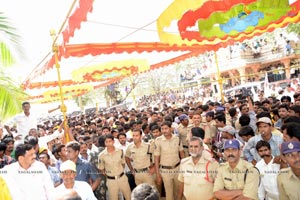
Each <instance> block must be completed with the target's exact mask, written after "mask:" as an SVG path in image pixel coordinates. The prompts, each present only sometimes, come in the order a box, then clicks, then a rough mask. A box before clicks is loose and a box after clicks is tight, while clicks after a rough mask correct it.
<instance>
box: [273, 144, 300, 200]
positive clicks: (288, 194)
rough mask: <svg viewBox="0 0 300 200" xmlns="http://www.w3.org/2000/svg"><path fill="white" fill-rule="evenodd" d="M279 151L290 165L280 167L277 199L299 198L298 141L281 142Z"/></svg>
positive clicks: (299, 157)
mask: <svg viewBox="0 0 300 200" xmlns="http://www.w3.org/2000/svg"><path fill="white" fill-rule="evenodd" d="M281 152H282V154H283V155H284V159H285V160H286V162H287V163H288V164H289V166H290V167H288V168H284V169H281V170H280V173H279V175H278V177H277V184H278V190H279V199H284V200H293V199H300V190H299V188H300V142H298V141H290V142H284V143H282V145H281Z"/></svg>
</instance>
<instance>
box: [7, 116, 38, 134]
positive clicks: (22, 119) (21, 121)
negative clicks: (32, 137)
mask: <svg viewBox="0 0 300 200" xmlns="http://www.w3.org/2000/svg"><path fill="white" fill-rule="evenodd" d="M14 124H17V131H18V133H19V134H22V136H23V139H24V137H25V136H26V135H28V134H29V130H30V129H32V128H37V118H36V117H35V116H34V115H33V114H31V113H30V114H29V116H26V115H25V113H20V114H18V115H16V116H14V117H13V118H12V119H11V120H10V121H9V122H8V123H7V124H6V125H8V126H9V127H11V126H12V125H14Z"/></svg>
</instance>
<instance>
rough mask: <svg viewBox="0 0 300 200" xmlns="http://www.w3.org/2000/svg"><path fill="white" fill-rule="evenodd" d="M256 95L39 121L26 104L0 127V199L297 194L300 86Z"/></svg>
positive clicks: (280, 199)
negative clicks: (274, 92) (271, 93)
mask: <svg viewBox="0 0 300 200" xmlns="http://www.w3.org/2000/svg"><path fill="white" fill-rule="evenodd" d="M194 92H195V93H197V92H198V93H199V90H197V91H194ZM171 94H174V96H175V97H176V92H172V93H171ZM260 95H261V96H260V98H259V99H258V100H255V101H253V98H252V96H251V94H250V93H244V94H243V95H242V96H241V97H240V98H238V99H237V98H235V97H232V98H230V99H228V100H227V101H226V102H214V101H208V102H205V103H203V102H200V101H198V99H197V98H193V97H190V99H185V101H181V102H180V103H178V102H177V100H178V99H176V98H173V97H172V96H171V95H169V96H168V100H167V97H166V99H164V100H161V103H160V104H157V105H156V106H153V107H146V106H143V109H131V110H121V111H114V112H108V113H103V112H97V111H96V112H93V113H89V114H88V115H85V114H80V115H78V116H72V117H70V118H68V119H66V120H53V121H51V120H49V121H45V122H44V123H38V122H37V119H36V118H35V117H34V114H33V113H31V112H30V108H31V107H30V103H29V102H24V103H23V104H22V107H23V113H21V114H19V115H16V116H15V117H13V118H12V120H11V121H8V122H7V123H4V124H3V127H1V129H0V130H1V131H0V139H1V142H0V185H1V192H0V199H17V200H18V199H24V200H27V199H28V200H32V199H100V200H101V199H111V200H118V199H126V200H129V199H137V200H139V199H149V200H152V199H153V200H154V199H163V198H165V199H166V200H181V199H187V200H194V199H195V200H196V199H197V200H198V199H254V200H256V199H259V200H265V199H273V200H285V199H290V200H296V199H300V190H299V188H300V90H299V89H298V87H297V88H296V89H294V90H291V91H290V93H289V94H287V95H281V96H277V98H276V97H274V96H265V95H264V94H263V92H262V93H260ZM170 99H171V100H170Z"/></svg>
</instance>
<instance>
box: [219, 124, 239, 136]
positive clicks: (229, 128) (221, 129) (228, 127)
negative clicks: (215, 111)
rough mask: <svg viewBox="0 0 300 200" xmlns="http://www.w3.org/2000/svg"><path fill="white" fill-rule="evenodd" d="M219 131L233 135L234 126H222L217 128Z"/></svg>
mask: <svg viewBox="0 0 300 200" xmlns="http://www.w3.org/2000/svg"><path fill="white" fill-rule="evenodd" d="M219 130H220V131H222V132H226V133H229V134H231V135H235V132H236V131H235V128H233V127H232V126H224V127H223V128H219Z"/></svg>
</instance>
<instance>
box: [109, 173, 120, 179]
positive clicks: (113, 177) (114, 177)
mask: <svg viewBox="0 0 300 200" xmlns="http://www.w3.org/2000/svg"><path fill="white" fill-rule="evenodd" d="M123 175H124V172H122V173H121V174H120V175H118V176H107V175H106V177H107V178H108V179H119V178H121V177H122V176H123Z"/></svg>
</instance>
